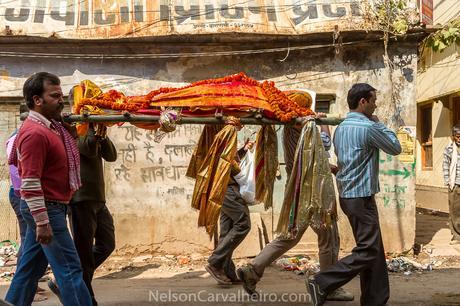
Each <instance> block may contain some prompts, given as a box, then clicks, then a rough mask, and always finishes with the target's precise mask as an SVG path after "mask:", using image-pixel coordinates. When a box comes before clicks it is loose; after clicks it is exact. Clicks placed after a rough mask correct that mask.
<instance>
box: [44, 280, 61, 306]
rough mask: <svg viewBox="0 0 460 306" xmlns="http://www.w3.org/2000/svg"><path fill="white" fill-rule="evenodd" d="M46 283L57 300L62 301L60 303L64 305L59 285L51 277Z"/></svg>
mask: <svg viewBox="0 0 460 306" xmlns="http://www.w3.org/2000/svg"><path fill="white" fill-rule="evenodd" d="M47 284H48V288H50V290H51V292H53V293H54V294H55V295H56V296H57V297H58V298H59V301H60V302H61V303H62V305H64V303H63V302H62V299H61V291H60V290H59V287H58V286H57V284H56V283H55V282H54V281H53V280H52V279H49V280H48V282H47Z"/></svg>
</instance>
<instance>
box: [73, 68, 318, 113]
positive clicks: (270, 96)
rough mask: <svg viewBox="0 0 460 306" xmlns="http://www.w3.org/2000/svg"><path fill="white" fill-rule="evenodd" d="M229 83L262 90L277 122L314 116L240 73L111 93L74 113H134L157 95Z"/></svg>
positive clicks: (267, 85) (87, 100)
mask: <svg viewBox="0 0 460 306" xmlns="http://www.w3.org/2000/svg"><path fill="white" fill-rule="evenodd" d="M231 82H241V83H244V84H247V85H251V86H258V87H260V88H262V89H263V90H264V92H265V94H266V96H267V100H268V102H269V103H270V106H271V108H272V111H273V113H274V114H275V117H276V119H278V120H279V121H281V122H289V121H291V120H292V119H294V118H297V117H304V116H308V115H312V114H314V112H313V111H312V110H311V109H308V108H304V107H300V106H299V105H297V103H295V102H294V101H292V100H290V99H289V98H288V97H287V96H286V95H285V94H284V93H283V92H282V91H281V90H279V89H277V88H276V87H275V83H274V82H272V81H264V82H263V83H259V82H258V81H256V80H254V79H251V78H250V77H248V76H247V75H246V74H244V73H243V72H240V73H238V74H234V75H229V76H226V77H222V78H217V79H207V80H202V81H198V82H194V83H192V84H190V85H187V86H184V87H180V88H171V87H161V88H159V89H157V90H153V91H151V92H149V93H148V94H146V95H143V96H125V95H124V94H123V93H121V92H119V91H116V90H113V89H112V90H109V91H107V92H105V93H102V94H100V95H98V96H96V97H92V98H84V99H82V100H81V101H80V103H79V105H77V107H76V113H80V110H81V107H82V106H83V105H93V106H98V107H100V108H105V109H113V110H119V111H130V112H136V111H138V110H140V109H147V108H151V105H150V101H151V100H152V99H153V98H154V97H156V96H157V95H160V94H164V93H170V92H174V91H177V90H182V89H186V88H190V87H193V86H198V85H206V84H222V83H231Z"/></svg>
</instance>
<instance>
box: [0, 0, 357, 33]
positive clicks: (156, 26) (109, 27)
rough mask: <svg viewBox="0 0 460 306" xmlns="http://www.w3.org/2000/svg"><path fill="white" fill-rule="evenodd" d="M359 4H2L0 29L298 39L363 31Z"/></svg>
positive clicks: (252, 0)
mask: <svg viewBox="0 0 460 306" xmlns="http://www.w3.org/2000/svg"><path fill="white" fill-rule="evenodd" d="M362 5H363V1H361V0H351V1H350V0H329V1H322V0H310V1H298V0H249V1H232V0H221V1H211V0H178V1H166V0H121V1H115V0H0V31H3V32H4V33H3V35H29V36H43V37H48V36H53V37H57V38H76V39H103V38H126V37H143V36H164V35H176V34H215V33H226V32H227V33H228V32H240V33H260V34H290V35H297V34H305V33H309V32H322V31H330V30H333V29H334V26H335V25H338V26H339V29H340V30H344V29H345V30H346V29H362V23H363V22H364V21H363V18H362ZM5 29H8V30H5ZM6 32H8V33H6ZM0 33H1V32H0Z"/></svg>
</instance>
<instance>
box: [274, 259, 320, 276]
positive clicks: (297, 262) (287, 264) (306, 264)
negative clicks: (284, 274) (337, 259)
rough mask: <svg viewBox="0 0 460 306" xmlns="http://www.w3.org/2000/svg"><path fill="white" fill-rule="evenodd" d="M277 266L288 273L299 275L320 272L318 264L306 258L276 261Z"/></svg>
mask: <svg viewBox="0 0 460 306" xmlns="http://www.w3.org/2000/svg"><path fill="white" fill-rule="evenodd" d="M276 265H277V266H279V267H281V269H283V270H286V271H294V272H296V273H297V274H304V273H305V272H306V271H308V272H309V273H311V274H315V273H318V272H319V264H318V262H316V261H314V260H311V259H310V258H308V257H305V256H294V257H284V258H280V259H278V260H277V261H276Z"/></svg>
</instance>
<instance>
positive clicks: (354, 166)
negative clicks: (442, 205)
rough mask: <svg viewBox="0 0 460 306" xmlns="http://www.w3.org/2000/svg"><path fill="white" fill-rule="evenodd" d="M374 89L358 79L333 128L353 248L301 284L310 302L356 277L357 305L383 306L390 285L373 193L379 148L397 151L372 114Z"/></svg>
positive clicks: (391, 137)
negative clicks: (344, 115) (358, 288)
mask: <svg viewBox="0 0 460 306" xmlns="http://www.w3.org/2000/svg"><path fill="white" fill-rule="evenodd" d="M375 101H376V89H375V88H373V87H372V86H370V85H368V84H364V83H357V84H354V85H353V86H352V87H351V89H350V90H349V91H348V96H347V102H348V106H349V108H350V112H349V113H348V115H347V118H346V119H345V120H344V121H343V122H342V123H341V124H340V125H339V126H338V127H337V129H336V131H335V134H334V147H335V152H336V155H337V161H338V168H339V172H338V173H337V185H338V189H339V197H340V207H341V208H342V210H343V212H344V213H345V215H346V216H347V217H348V220H349V221H350V224H351V228H352V230H353V235H354V237H355V240H356V247H355V248H354V249H353V250H352V253H351V254H350V255H348V256H346V257H344V258H342V259H341V260H340V261H338V262H337V263H336V264H335V265H333V266H332V267H330V268H329V269H327V270H325V271H321V272H320V273H318V274H317V275H315V277H314V278H312V279H309V280H308V283H307V287H308V290H309V292H310V295H311V298H312V302H313V304H314V305H322V304H323V303H324V301H325V297H326V296H327V294H328V293H329V292H331V291H333V290H335V289H337V288H339V287H341V286H343V285H344V284H346V283H347V282H349V281H350V280H351V279H352V278H354V277H355V276H356V275H358V274H359V275H360V281H361V305H372V306H374V305H385V304H386V302H387V301H388V298H389V297H390V285H389V280H388V272H387V266H386V261H385V251H384V248H383V243H382V236H381V232H380V225H379V217H378V212H377V206H376V204H375V198H374V195H375V194H376V193H377V192H379V180H378V173H379V150H382V151H384V152H386V153H388V154H391V155H397V154H399V153H401V145H400V143H399V141H398V138H397V137H396V134H395V133H394V132H393V131H392V130H390V129H388V128H387V127H385V125H383V124H382V123H381V122H379V119H378V118H377V116H375V115H373V113H374V111H375V109H376V107H377V106H376V103H375Z"/></svg>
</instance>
